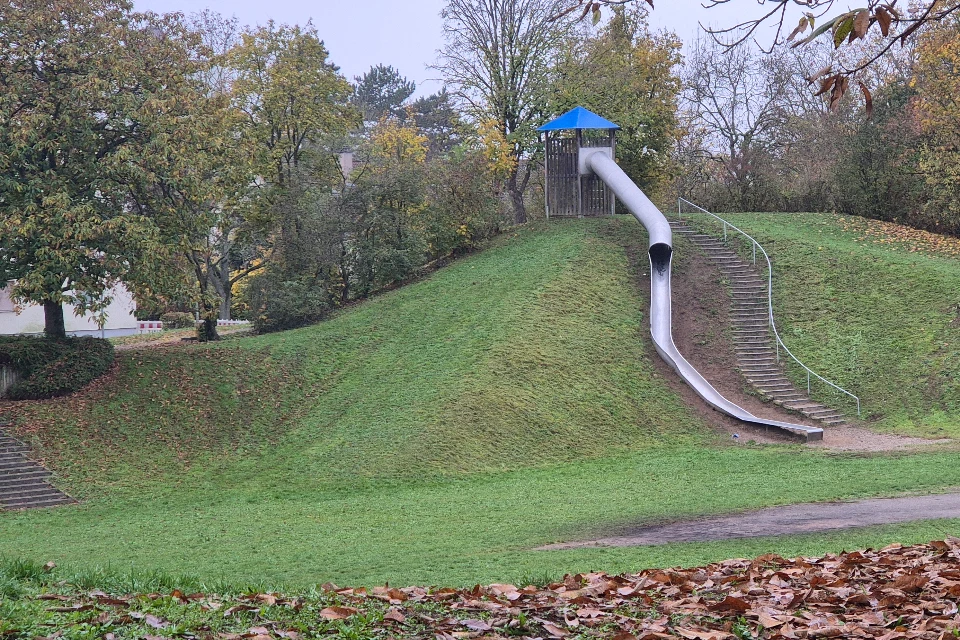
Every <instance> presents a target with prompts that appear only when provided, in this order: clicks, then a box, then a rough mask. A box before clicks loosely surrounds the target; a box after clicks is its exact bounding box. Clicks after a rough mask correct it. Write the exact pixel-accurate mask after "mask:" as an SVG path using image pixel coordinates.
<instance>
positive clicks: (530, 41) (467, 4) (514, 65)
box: [438, 0, 568, 224]
mask: <svg viewBox="0 0 960 640" xmlns="http://www.w3.org/2000/svg"><path fill="white" fill-rule="evenodd" d="M561 3H562V0H482V1H479V2H478V1H476V0H449V1H448V2H447V5H446V7H445V8H444V9H443V11H442V12H441V15H442V17H443V20H444V23H443V29H444V36H445V39H446V43H445V45H444V47H443V49H442V51H441V52H440V56H441V62H440V65H439V67H438V68H439V69H440V70H441V71H442V73H443V75H444V77H445V78H446V80H447V82H448V83H449V84H450V85H451V86H452V87H453V88H454V89H455V92H456V95H457V97H458V98H459V99H460V100H461V101H462V102H463V103H464V105H465V107H466V110H467V111H468V113H469V115H470V116H472V117H473V118H474V119H475V120H476V121H478V122H479V121H483V120H488V119H489V120H493V121H494V122H496V123H497V126H498V127H499V128H500V131H501V132H502V133H503V135H504V136H505V137H506V139H507V140H508V141H509V143H510V144H511V146H512V147H513V155H514V157H515V159H516V160H517V162H516V165H515V167H514V168H513V169H512V170H511V173H510V176H509V177H508V179H507V190H508V192H509V194H510V198H511V200H512V202H513V208H514V220H515V222H517V223H518V224H520V223H523V222H526V220H527V211H526V206H525V204H524V193H525V191H526V188H527V184H528V183H529V180H530V175H531V172H532V170H533V167H534V164H533V162H529V161H527V160H529V158H530V155H531V154H532V153H533V152H534V151H535V150H536V146H537V135H536V132H535V128H536V126H537V125H539V124H541V122H542V119H543V116H544V114H545V111H546V102H547V84H548V81H549V77H550V76H549V68H550V62H551V61H552V58H553V56H554V53H555V52H556V51H557V50H558V49H559V47H560V45H561V44H562V43H563V38H564V35H565V33H566V32H567V30H568V27H567V26H566V25H565V24H564V23H562V22H559V21H556V20H553V19H552V18H553V16H555V15H556V14H557V13H558V12H559V11H560V10H561Z"/></svg>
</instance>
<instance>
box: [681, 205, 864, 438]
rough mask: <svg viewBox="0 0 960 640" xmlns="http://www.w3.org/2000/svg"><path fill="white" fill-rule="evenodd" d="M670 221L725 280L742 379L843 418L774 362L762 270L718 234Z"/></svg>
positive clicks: (801, 409)
mask: <svg viewBox="0 0 960 640" xmlns="http://www.w3.org/2000/svg"><path fill="white" fill-rule="evenodd" d="M670 226H671V228H672V229H673V231H674V233H676V234H677V235H680V236H683V237H685V238H687V239H688V240H690V241H691V242H692V243H693V244H695V245H696V246H697V248H699V249H700V250H701V251H702V252H703V253H704V254H705V255H706V256H707V257H708V258H709V259H710V261H711V262H712V263H713V264H714V265H716V266H717V268H719V269H720V273H721V275H722V276H723V278H724V280H726V282H727V284H728V288H729V292H730V297H731V300H732V304H731V307H730V322H731V334H732V336H733V346H734V351H735V353H736V355H737V367H738V368H739V369H740V373H741V374H742V375H743V377H744V378H745V379H746V380H747V382H748V383H749V384H750V385H751V386H752V387H753V388H754V389H756V390H757V391H759V392H760V393H762V394H763V395H764V396H766V397H767V398H769V399H770V400H771V401H772V402H774V403H775V404H778V405H780V406H782V407H784V408H786V409H789V410H791V411H796V412H798V413H801V414H803V415H805V416H807V417H808V418H811V419H813V420H817V421H819V422H820V423H821V424H823V425H824V426H837V425H842V424H844V423H845V420H844V419H843V416H842V415H841V414H840V413H839V412H838V411H836V410H834V409H831V408H830V407H827V406H825V405H823V404H821V403H819V402H816V401H814V400H811V399H810V398H809V397H808V396H807V395H806V394H805V393H804V392H802V391H800V390H798V389H797V388H796V387H794V386H793V383H792V382H790V380H789V379H788V378H787V377H786V375H785V374H784V372H783V369H782V368H781V367H780V364H779V363H778V362H777V351H776V343H775V341H774V340H775V338H774V336H773V334H772V332H771V331H770V328H769V323H770V315H769V308H768V298H767V296H768V293H767V278H766V277H765V275H764V274H762V273H760V272H759V271H757V270H756V269H755V268H754V266H753V265H752V264H750V263H748V262H746V261H744V260H742V259H741V258H740V256H739V255H738V254H737V253H736V252H735V251H733V250H731V249H730V248H729V247H728V246H727V245H726V244H724V243H723V241H722V240H720V239H718V238H715V237H713V236H709V235H706V234H702V233H698V232H696V231H694V230H693V229H691V228H690V227H687V226H685V225H683V224H681V223H677V222H671V223H670Z"/></svg>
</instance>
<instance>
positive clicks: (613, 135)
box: [603, 129, 617, 215]
mask: <svg viewBox="0 0 960 640" xmlns="http://www.w3.org/2000/svg"><path fill="white" fill-rule="evenodd" d="M610 157H611V158H613V160H616V159H617V130H616V129H610ZM603 188H604V189H605V190H606V192H607V196H608V197H609V198H610V215H615V214H616V213H617V196H616V195H615V194H614V193H613V189H611V188H610V187H608V186H607V184H606V183H604V184H603Z"/></svg>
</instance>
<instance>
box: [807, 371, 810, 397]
mask: <svg viewBox="0 0 960 640" xmlns="http://www.w3.org/2000/svg"><path fill="white" fill-rule="evenodd" d="M807 397H808V398H809V397H810V370H809V369H808V370H807Z"/></svg>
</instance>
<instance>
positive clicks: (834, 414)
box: [804, 405, 843, 418]
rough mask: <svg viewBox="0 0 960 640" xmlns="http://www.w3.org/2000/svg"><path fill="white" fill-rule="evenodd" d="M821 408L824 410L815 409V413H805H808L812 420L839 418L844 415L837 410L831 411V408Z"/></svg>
mask: <svg viewBox="0 0 960 640" xmlns="http://www.w3.org/2000/svg"><path fill="white" fill-rule="evenodd" d="M820 406H821V407H823V408H822V409H814V410H813V411H805V412H804V413H806V414H807V415H808V416H810V417H812V418H815V417H821V418H839V417H840V416H841V415H843V414H842V413H840V412H839V411H837V410H836V409H830V408H829V407H824V406H823V405H820Z"/></svg>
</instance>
